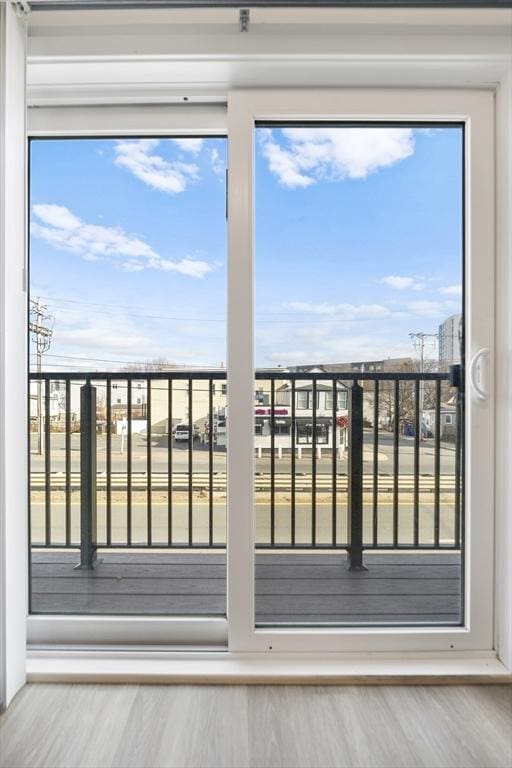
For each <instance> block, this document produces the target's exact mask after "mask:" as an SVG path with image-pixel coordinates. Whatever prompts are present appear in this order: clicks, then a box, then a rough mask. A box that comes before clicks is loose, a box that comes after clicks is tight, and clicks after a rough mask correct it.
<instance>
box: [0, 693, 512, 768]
mask: <svg viewBox="0 0 512 768" xmlns="http://www.w3.org/2000/svg"><path fill="white" fill-rule="evenodd" d="M511 765H512V686H504V685H492V686H484V685H480V686H479V685H474V686H453V687H450V686H446V687H443V686H409V687H406V686H381V687H371V686H367V687H364V686H361V687H352V686H340V687H315V686H243V685H240V686H163V685H162V686H154V685H144V686H137V685H113V686H107V685H67V684H53V685H46V684H37V685H36V684H31V685H27V686H25V688H23V690H22V691H21V692H20V693H19V694H18V695H17V697H16V698H15V700H14V702H13V703H12V704H11V706H10V708H9V709H8V710H7V712H6V713H4V714H3V715H2V716H0V766H1V768H36V766H37V767H38V768H79V767H80V768H82V767H83V768H85V767H86V766H87V767H88V768H164V767H167V766H169V767H170V766H172V767H173V768H184V767H185V766H187V767H188V766H190V768H199V767H204V768H208V767H210V766H211V767H212V768H224V766H226V767H227V766H229V767H232V768H244V766H251V767H254V768H266V767H268V768H274V766H275V767H276V768H277V767H278V766H280V767H281V766H282V767H283V768H285V767H286V768H288V767H289V768H331V766H333V767H334V766H336V768H338V767H340V768H341V767H342V766H350V768H359V767H361V768H416V766H422V768H438V767H443V768H444V767H446V768H510V766H511Z"/></svg>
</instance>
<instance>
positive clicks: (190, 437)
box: [188, 378, 194, 547]
mask: <svg viewBox="0 0 512 768" xmlns="http://www.w3.org/2000/svg"><path fill="white" fill-rule="evenodd" d="M192 427H193V419H192V378H190V379H189V380H188V544H189V546H190V547H191V546H192V542H193V540H194V532H193V504H194V498H193V485H192V472H193V464H192V459H193V455H192V450H193V446H194V433H193V430H192Z"/></svg>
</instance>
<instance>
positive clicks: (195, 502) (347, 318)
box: [28, 90, 494, 654]
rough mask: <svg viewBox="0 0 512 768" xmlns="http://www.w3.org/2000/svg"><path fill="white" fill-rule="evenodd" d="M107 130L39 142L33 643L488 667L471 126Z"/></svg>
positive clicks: (418, 100)
mask: <svg viewBox="0 0 512 768" xmlns="http://www.w3.org/2000/svg"><path fill="white" fill-rule="evenodd" d="M105 109H106V111H105V110H104V109H97V110H94V109H88V108H83V109H81V110H78V112H76V113H75V111H73V113H71V112H70V111H69V110H68V111H64V112H63V111H62V110H52V109H50V110H48V111H44V110H43V111H42V112H39V114H38V116H37V120H36V122H37V126H38V127H37V130H34V131H32V133H31V143H30V161H31V162H30V182H31V184H30V225H31V233H30V235H31V250H30V265H31V271H30V309H31V314H30V317H29V323H30V326H29V328H30V339H29V343H30V362H31V372H30V402H29V409H28V411H29V412H28V421H29V450H30V464H31V472H30V478H29V482H30V491H31V518H30V522H31V579H30V582H31V612H32V613H31V617H30V619H29V640H30V642H38V643H46V642H59V643H61V644H66V643H75V644H76V643H80V644H83V645H87V644H94V643H98V642H99V643H109V644H112V643H114V644H115V643H121V644H128V645H134V644H136V645H148V644H149V645H159V646H162V645H165V646H168V647H177V646H179V647H187V648H196V649H197V648H208V647H211V646H213V645H215V646H216V647H222V648H224V649H225V650H229V651H231V652H258V653H259V652H261V653H270V654H271V653H274V652H276V651H277V652H290V651H294V652H304V653H306V652H307V653H309V652H311V653H314V652H345V651H347V652H366V651H389V652H392V651H434V650H437V651H447V652H449V651H451V650H474V649H478V650H483V649H491V648H492V642H493V633H492V605H493V597H492V590H493V550H492V546H493V544H492V542H493V535H494V534H493V478H492V466H493V422H492V413H493V399H492V393H493V382H492V353H493V324H492V319H491V313H490V311H489V307H492V306H493V280H494V275H493V262H492V258H491V257H490V256H489V254H492V252H493V213H492V212H493V171H492V168H493V112H492V97H491V96H490V95H489V94H487V93H477V92H470V91H468V92H458V91H453V92H449V91H435V92H434V91H432V92H430V91H424V92H420V91H414V92H405V91H400V92H398V91H383V90H380V91H370V90H367V91H355V90H350V91H343V90H332V91H322V90H317V91H301V90H286V91H284V90H283V91H259V90H253V91H237V92H233V93H231V94H230V95H229V99H228V109H227V119H226V111H225V107H223V106H221V107H219V109H217V108H214V107H204V108H202V107H196V106H195V107H193V108H192V107H191V108H190V110H189V109H188V108H186V109H183V108H180V109H172V108H167V107H162V108H151V109H149V110H148V111H144V109H141V110H138V111H137V114H135V113H134V114H132V115H131V130H130V131H127V130H126V126H125V122H124V121H125V120H126V111H124V110H120V111H118V110H116V109H115V108H113V109H110V108H105ZM227 171H228V172H229V177H228V180H229V184H227V183H226V181H227ZM226 218H227V237H226ZM226 282H227V288H226ZM226 307H227V311H226Z"/></svg>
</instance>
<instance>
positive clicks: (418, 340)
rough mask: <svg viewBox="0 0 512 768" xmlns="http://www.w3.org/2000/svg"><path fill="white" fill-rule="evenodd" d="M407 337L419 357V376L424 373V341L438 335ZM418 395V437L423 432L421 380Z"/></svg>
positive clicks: (417, 334) (423, 390) (423, 385)
mask: <svg viewBox="0 0 512 768" xmlns="http://www.w3.org/2000/svg"><path fill="white" fill-rule="evenodd" d="M409 337H410V339H411V341H412V343H413V344H414V349H415V350H416V351H417V352H419V356H420V374H421V373H424V372H425V341H426V339H437V338H439V334H438V333H423V332H421V331H420V332H418V333H410V334H409ZM419 395H420V402H419V412H420V413H419V416H420V437H421V432H422V431H423V406H424V402H425V382H424V381H423V379H420V386H419Z"/></svg>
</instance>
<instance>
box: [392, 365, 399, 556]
mask: <svg viewBox="0 0 512 768" xmlns="http://www.w3.org/2000/svg"><path fill="white" fill-rule="evenodd" d="M394 414H395V423H394V430H393V546H394V547H396V546H398V472H399V458H398V448H399V440H400V380H399V379H395V395H394Z"/></svg>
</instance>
